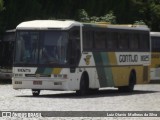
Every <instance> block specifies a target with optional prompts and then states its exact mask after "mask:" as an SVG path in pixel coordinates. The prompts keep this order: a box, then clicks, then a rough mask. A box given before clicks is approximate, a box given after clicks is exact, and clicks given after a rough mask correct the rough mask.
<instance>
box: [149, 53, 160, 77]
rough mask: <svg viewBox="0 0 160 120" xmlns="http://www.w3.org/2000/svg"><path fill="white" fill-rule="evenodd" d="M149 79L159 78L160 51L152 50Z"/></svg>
mask: <svg viewBox="0 0 160 120" xmlns="http://www.w3.org/2000/svg"><path fill="white" fill-rule="evenodd" d="M150 74H151V80H158V79H160V53H158V52H152V62H151V71H150Z"/></svg>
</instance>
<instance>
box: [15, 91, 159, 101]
mask: <svg viewBox="0 0 160 120" xmlns="http://www.w3.org/2000/svg"><path fill="white" fill-rule="evenodd" d="M156 92H159V91H145V90H135V91H133V92H131V93H126V92H123V93H122V92H119V91H118V90H117V89H106V90H99V91H97V92H93V93H90V94H88V95H86V96H79V95H77V94H76V93H75V92H73V93H72V92H71V93H64V92H63V93H57V94H42V95H41V94H40V95H39V96H37V97H33V96H32V95H21V96H16V97H31V98H32V97H33V98H59V99H64V98H67V99H81V98H83V99H85V98H98V97H112V96H113V97H116V96H131V95H138V94H151V93H156Z"/></svg>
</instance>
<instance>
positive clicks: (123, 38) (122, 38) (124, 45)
mask: <svg viewBox="0 0 160 120" xmlns="http://www.w3.org/2000/svg"><path fill="white" fill-rule="evenodd" d="M118 43H119V44H118V45H119V49H120V50H126V49H128V36H127V34H126V33H119V35H118Z"/></svg>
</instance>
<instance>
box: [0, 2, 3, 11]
mask: <svg viewBox="0 0 160 120" xmlns="http://www.w3.org/2000/svg"><path fill="white" fill-rule="evenodd" d="M3 4H4V3H3V0H0V12H1V11H2V10H3Z"/></svg>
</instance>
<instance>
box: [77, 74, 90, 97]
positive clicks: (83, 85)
mask: <svg viewBox="0 0 160 120" xmlns="http://www.w3.org/2000/svg"><path fill="white" fill-rule="evenodd" d="M88 92H89V81H88V79H87V77H86V76H85V75H82V77H81V81H80V89H79V90H78V91H76V93H77V94H78V95H80V96H84V95H87V94H88Z"/></svg>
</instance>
